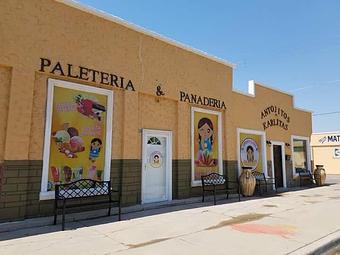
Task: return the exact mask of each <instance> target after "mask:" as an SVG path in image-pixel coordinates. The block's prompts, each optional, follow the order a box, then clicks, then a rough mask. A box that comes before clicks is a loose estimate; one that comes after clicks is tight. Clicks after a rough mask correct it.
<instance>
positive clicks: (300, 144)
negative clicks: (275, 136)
mask: <svg viewBox="0 0 340 255" xmlns="http://www.w3.org/2000/svg"><path fill="white" fill-rule="evenodd" d="M308 148H309V141H308V138H302V137H299V138H297V137H295V138H293V167H294V173H295V174H297V173H298V172H299V171H301V170H306V169H307V170H311V169H310V158H309V153H308Z"/></svg>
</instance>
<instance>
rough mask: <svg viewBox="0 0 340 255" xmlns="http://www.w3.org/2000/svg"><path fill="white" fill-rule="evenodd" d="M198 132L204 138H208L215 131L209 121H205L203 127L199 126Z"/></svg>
mask: <svg viewBox="0 0 340 255" xmlns="http://www.w3.org/2000/svg"><path fill="white" fill-rule="evenodd" d="M198 133H199V134H200V136H201V138H202V139H203V140H207V139H209V138H210V137H211V136H212V135H213V133H214V131H213V130H212V129H211V128H210V127H209V125H208V124H207V123H205V124H204V125H203V126H202V127H200V128H199V130H198Z"/></svg>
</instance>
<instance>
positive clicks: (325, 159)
mask: <svg viewBox="0 0 340 255" xmlns="http://www.w3.org/2000/svg"><path fill="white" fill-rule="evenodd" d="M311 147H312V156H313V161H314V164H315V165H323V166H324V168H325V170H326V174H340V132H324V133H313V134H312V138H311Z"/></svg>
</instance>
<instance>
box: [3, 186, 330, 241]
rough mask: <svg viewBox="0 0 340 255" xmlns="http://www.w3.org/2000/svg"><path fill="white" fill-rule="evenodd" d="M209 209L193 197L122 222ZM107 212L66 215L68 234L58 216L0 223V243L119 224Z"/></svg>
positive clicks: (142, 208) (131, 210) (137, 210)
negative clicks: (62, 229) (190, 210)
mask: <svg viewBox="0 0 340 255" xmlns="http://www.w3.org/2000/svg"><path fill="white" fill-rule="evenodd" d="M333 184H336V182H335V183H333V182H332V183H329V182H328V183H326V185H325V186H329V185H333ZM314 187H315V186H314ZM310 188H312V187H308V186H304V187H298V188H290V189H279V190H278V192H277V193H273V192H270V193H267V194H264V195H263V196H261V197H260V196H258V194H256V195H255V196H252V197H241V202H240V203H242V202H244V201H250V200H257V199H263V198H269V197H275V196H282V195H284V193H285V192H287V191H289V192H291V191H302V190H306V189H310ZM217 199H218V200H217V205H224V204H231V203H239V202H238V198H237V196H236V195H232V196H230V198H229V199H226V198H225V195H220V196H218V197H217ZM207 206H214V205H213V197H212V196H207V197H206V202H204V203H202V202H201V197H194V198H188V199H181V200H173V201H171V202H162V203H154V204H146V205H136V206H131V207H125V208H122V221H126V220H131V219H138V218H142V217H148V216H153V215H158V214H164V213H171V212H176V211H181V210H189V209H194V208H201V207H207ZM106 213H107V209H99V210H95V211H86V212H81V213H69V214H67V215H66V225H65V227H66V229H65V230H66V231H65V232H62V231H61V223H60V221H61V216H60V215H59V217H58V222H57V225H53V224H52V222H53V217H44V218H34V219H27V220H23V221H18V222H8V223H3V224H0V241H5V240H12V239H17V238H24V237H28V236H37V235H43V234H49V233H54V232H60V234H62V233H66V234H67V232H69V231H77V229H79V228H86V227H91V226H96V225H103V224H110V223H117V224H119V222H118V217H117V208H113V214H114V215H113V216H109V217H107V216H106V217H105V215H106Z"/></svg>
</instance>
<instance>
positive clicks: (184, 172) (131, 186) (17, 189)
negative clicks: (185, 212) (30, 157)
mask: <svg viewBox="0 0 340 255" xmlns="http://www.w3.org/2000/svg"><path fill="white" fill-rule="evenodd" d="M42 165H43V162H42V161H5V162H3V163H0V222H5V221H10V220H18V219H25V218H33V217H40V216H49V215H52V214H53V200H39V193H40V188H41V175H42ZM172 165H173V167H172V197H173V199H184V198H189V197H195V196H201V194H202V190H201V187H191V160H173V163H172ZM141 166H142V163H141V160H112V161H111V181H112V186H113V188H115V189H116V188H119V175H120V173H121V172H122V206H130V205H135V204H140V203H141V178H142V177H141ZM268 166H270V167H271V164H270V163H269V162H268ZM223 169H224V174H225V175H227V176H228V178H229V179H230V180H233V181H235V180H236V178H237V176H238V167H237V161H224V162H223ZM289 169H291V164H290V163H289V162H286V170H287V184H288V187H293V186H297V185H298V181H297V180H295V179H294V178H293V176H292V174H289V173H290V172H292V171H291V170H289ZM268 172H271V169H269V168H268ZM99 208H101V207H91V208H89V209H99ZM79 210H82V211H83V210H84V208H80V209H79ZM75 211H77V210H75Z"/></svg>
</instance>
